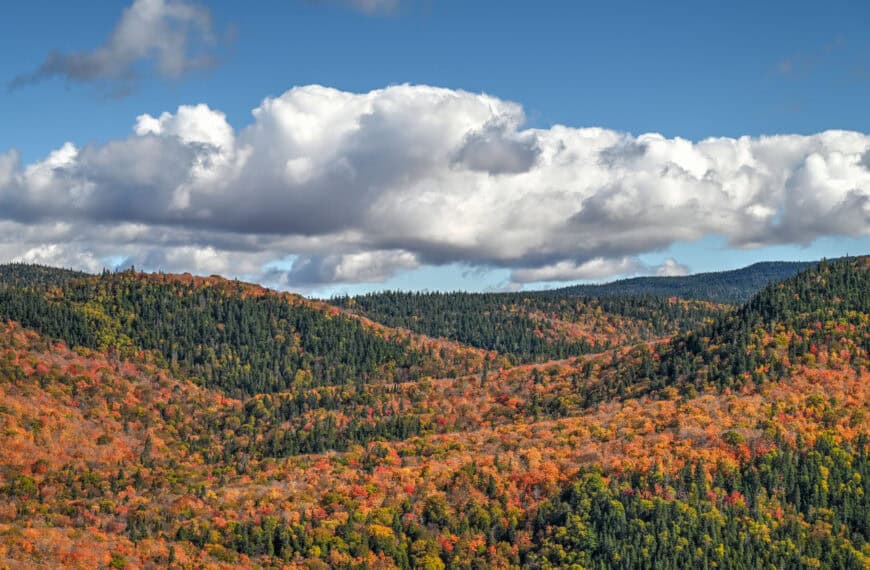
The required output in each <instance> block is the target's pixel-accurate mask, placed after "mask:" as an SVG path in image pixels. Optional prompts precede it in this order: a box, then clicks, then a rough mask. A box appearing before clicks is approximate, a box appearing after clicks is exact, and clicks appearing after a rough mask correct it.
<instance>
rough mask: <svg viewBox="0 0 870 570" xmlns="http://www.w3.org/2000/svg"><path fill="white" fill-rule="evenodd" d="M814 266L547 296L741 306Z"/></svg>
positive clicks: (626, 282)
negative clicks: (646, 298) (656, 299)
mask: <svg viewBox="0 0 870 570" xmlns="http://www.w3.org/2000/svg"><path fill="white" fill-rule="evenodd" d="M814 263H815V262H804V261H768V262H762V263H755V264H753V265H750V266H748V267H743V268H742V269H735V270H733V271H717V272H712V273H698V274H696V275H684V276H675V277H633V278H631V279H620V280H619V281H613V282H612V283H604V284H601V285H572V286H570V287H563V288H560V289H553V290H550V291H547V292H546V294H548V295H552V294H556V295H566V296H582V297H615V296H623V295H654V296H661V297H681V298H683V299H703V300H707V301H712V302H715V303H731V304H741V303H745V302H746V301H748V300H749V299H750V298H751V297H752V296H753V295H754V294H755V293H757V292H759V291H761V290H762V289H763V288H764V287H765V286H766V285H767V284H768V283H774V282H778V281H782V280H783V279H788V278H789V277H791V276H793V275H796V274H797V273H799V272H800V271H802V270H804V269H806V268H807V267H810V266H811V265H813V264H814Z"/></svg>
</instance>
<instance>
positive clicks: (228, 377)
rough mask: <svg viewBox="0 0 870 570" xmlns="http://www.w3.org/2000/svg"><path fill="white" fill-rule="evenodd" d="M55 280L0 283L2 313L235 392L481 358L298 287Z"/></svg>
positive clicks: (126, 277)
mask: <svg viewBox="0 0 870 570" xmlns="http://www.w3.org/2000/svg"><path fill="white" fill-rule="evenodd" d="M37 277H38V276H37ZM53 284H54V285H57V287H51V288H45V289H40V288H32V287H24V288H22V287H13V286H10V287H5V288H0V319H2V320H7V321H16V322H20V323H21V324H23V325H24V326H26V327H30V328H33V329H35V330H37V331H39V332H41V333H43V334H45V335H47V336H49V337H52V338H56V339H60V340H64V341H66V342H67V343H68V344H69V345H70V346H74V347H76V346H82V347H87V348H91V349H96V350H99V351H104V352H106V351H108V352H112V353H114V354H118V355H120V356H122V357H124V356H130V355H134V354H136V353H139V352H141V351H150V352H151V353H152V354H153V355H155V356H156V357H157V358H158V359H159V360H160V362H161V363H163V364H165V365H166V366H168V367H170V368H171V369H173V370H177V371H179V372H181V373H183V374H185V375H188V376H190V377H192V378H194V379H196V380H197V381H199V382H200V383H201V384H203V385H204V386H206V387H209V388H217V389H220V390H223V391H224V392H226V393H228V394H232V395H243V394H247V395H250V394H257V393H265V392H278V391H283V390H288V389H302V388H307V387H311V386H321V385H336V384H349V383H366V382H369V381H374V380H377V381H381V382H388V381H404V380H409V379H412V378H416V377H419V376H422V375H425V374H429V375H433V376H438V375H447V374H448V373H451V371H455V370H464V371H468V370H469V367H470V366H473V364H472V362H471V361H473V360H475V359H477V360H478V361H480V360H481V357H480V356H479V355H477V354H475V353H474V352H473V351H464V352H461V353H460V352H457V353H455V354H451V353H450V351H449V350H438V349H439V348H441V347H439V346H434V347H433V346H432V345H430V346H424V345H421V344H420V343H419V342H417V343H416V344H415V343H414V342H413V340H414V339H412V338H411V337H410V336H408V335H402V334H397V333H395V332H393V331H389V330H386V329H384V328H383V327H376V326H369V325H366V324H365V323H363V322H361V321H359V320H358V319H355V318H351V317H349V316H346V315H342V314H340V312H339V311H338V310H337V309H335V308H334V307H329V306H324V305H322V304H318V303H315V302H310V301H307V300H305V299H303V298H302V297H299V296H297V295H290V294H282V293H277V292H274V291H269V290H267V289H263V288H261V287H257V286H253V285H248V284H243V283H239V282H235V281H228V280H225V279H221V278H207V279H205V278H195V277H192V276H189V275H188V276H172V275H161V274H150V275H148V274H141V273H135V272H133V271H124V272H120V273H114V274H111V273H104V274H103V275H100V276H92V277H90V278H88V279H75V280H68V281H65V282H64V281H62V280H56V281H55V282H54V283H53ZM424 344H425V343H424Z"/></svg>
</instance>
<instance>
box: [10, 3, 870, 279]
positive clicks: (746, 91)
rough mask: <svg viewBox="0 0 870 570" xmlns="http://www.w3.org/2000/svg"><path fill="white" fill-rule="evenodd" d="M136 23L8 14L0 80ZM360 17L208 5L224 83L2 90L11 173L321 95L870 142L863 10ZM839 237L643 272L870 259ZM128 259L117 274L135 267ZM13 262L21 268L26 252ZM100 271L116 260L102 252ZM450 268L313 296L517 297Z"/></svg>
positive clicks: (426, 268) (213, 71) (675, 245)
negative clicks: (158, 124) (315, 89)
mask: <svg viewBox="0 0 870 570" xmlns="http://www.w3.org/2000/svg"><path fill="white" fill-rule="evenodd" d="M128 4H129V3H127V2H108V1H96V2H87V3H57V2H49V1H45V0H34V1H31V2H26V3H23V2H19V3H12V4H10V5H9V6H7V7H5V14H4V18H3V20H2V23H0V78H3V79H4V80H5V81H7V82H9V81H12V80H14V78H16V77H20V76H22V75H23V74H28V73H31V72H33V71H34V70H35V69H37V68H39V66H40V65H41V64H42V63H43V62H44V61H45V60H46V58H47V57H48V55H49V53H51V52H53V51H56V52H59V53H73V52H86V51H89V50H93V49H95V48H97V47H98V46H99V45H101V44H103V43H104V42H105V41H106V38H107V37H108V36H109V34H111V33H112V30H113V29H114V28H115V26H116V25H117V23H118V21H119V18H120V17H121V12H122V10H123V9H124V8H125V7H126V6H127V5H128ZM192 4H196V3H192ZM354 4H355V3H354V2H350V1H348V2H341V1H336V2H314V1H293V0H283V1H269V2H260V3H257V4H256V5H255V6H256V9H253V8H252V5H251V4H250V3H240V2H230V1H222V2H219V1H214V2H202V3H198V4H196V5H197V6H199V7H202V8H203V9H204V10H207V11H208V12H209V13H210V15H211V18H212V20H213V23H212V25H211V31H212V34H213V36H214V39H213V43H210V44H208V45H206V46H204V48H203V49H204V50H206V51H208V53H209V55H210V57H212V58H213V59H214V61H213V64H212V65H209V66H205V67H203V68H200V69H195V70H193V71H191V72H189V73H183V74H180V75H179V76H177V77H169V78H167V77H163V76H162V75H161V74H160V73H159V72H158V71H157V70H155V69H154V65H153V61H152V60H150V59H149V58H147V57H145V58H142V59H141V60H139V61H136V62H135V69H136V70H138V71H139V72H140V77H139V78H138V79H136V80H135V81H132V82H125V84H124V86H123V90H124V91H125V94H124V96H118V95H117V93H116V91H118V89H117V87H118V85H117V84H118V82H117V81H115V80H111V79H110V80H96V81H81V82H77V81H70V80H66V79H63V78H60V77H49V78H47V79H44V80H41V81H37V82H34V83H32V84H27V85H23V86H19V87H16V88H14V89H6V90H3V91H2V92H0V101H2V104H0V124H2V125H3V128H2V129H0V153H2V152H4V151H7V150H9V149H16V150H17V151H18V152H19V153H20V159H19V160H20V164H21V167H20V168H21V169H23V168H25V166H26V165H28V164H31V163H34V162H37V161H40V160H42V159H43V158H44V157H45V156H46V155H47V154H48V153H49V152H51V151H52V150H54V149H58V148H59V147H61V145H63V144H64V143H65V142H67V141H70V142H73V143H74V144H75V145H76V146H77V147H79V148H82V147H85V146H87V145H102V144H105V143H107V142H109V141H112V140H116V139H122V138H124V137H128V136H129V135H130V134H131V129H132V127H133V125H134V123H135V122H136V118H137V117H138V116H140V115H142V114H144V113H147V114H150V115H152V116H154V117H158V116H159V115H160V114H161V113H162V112H164V111H169V112H175V110H176V109H177V108H178V107H179V106H180V105H193V104H197V103H205V104H207V105H208V106H209V107H210V108H211V109H216V110H220V111H222V112H223V113H225V114H226V120H227V122H228V123H229V124H230V125H231V126H232V127H233V128H234V129H236V130H241V129H243V128H245V127H246V126H248V125H251V124H252V123H253V122H254V119H253V118H252V115H251V111H252V109H254V108H255V107H258V106H259V105H260V104H261V101H262V100H263V99H264V98H266V97H279V96H281V94H282V93H284V92H285V91H287V90H288V89H290V88H291V87H294V86H303V85H308V84H320V85H324V86H328V87H332V88H335V89H337V90H340V91H342V92H353V93H366V92H369V91H371V90H376V89H382V88H384V87H387V86H389V85H395V84H404V83H409V84H422V85H432V86H437V87H444V88H448V89H452V90H464V91H469V92H472V93H486V94H489V95H492V96H494V97H497V98H498V99H499V100H503V101H513V102H516V103H519V104H520V105H522V108H523V111H524V117H525V124H524V125H523V126H522V128H523V129H524V128H527V127H534V128H541V129H549V128H550V127H551V126H552V125H567V126H569V127H577V128H579V127H603V128H605V129H608V130H612V131H617V132H626V133H632V134H634V135H640V134H643V133H647V132H657V133H661V134H662V135H664V136H665V137H667V138H672V137H681V138H685V139H689V140H691V141H696V142H697V141H699V140H701V139H704V138H707V137H733V138H738V137H741V136H745V135H746V136H750V137H758V136H760V135H769V134H800V135H813V134H815V133H819V132H822V131H825V130H829V129H843V130H848V131H856V132H858V133H867V132H868V131H870V114H868V113H867V112H866V103H867V101H868V95H870V36H868V35H867V33H866V24H867V22H870V4H868V3H866V2H854V1H853V2H826V3H818V2H802V1H795V2H657V3H653V2H573V1H572V2H557V1H553V2H539V3H529V2H519V1H500V2H488V1H475V2H468V1H439V0H428V1H420V2H410V1H406V2H403V1H397V2H395V6H393V5H391V4H392V3H390V2H387V3H386V4H388V5H387V6H386V7H385V8H384V9H373V10H367V9H363V8H361V7H360V6H358V5H354ZM195 47H197V48H199V47H200V46H195ZM859 184H861V183H859ZM860 190H863V191H867V189H866V188H864V187H860ZM58 221H59V222H63V221H64V220H62V219H60V220H55V222H58ZM824 233H825V232H816V233H815V234H813V235H811V236H810V237H809V238H808V243H809V245H807V243H800V242H806V241H807V240H805V239H804V238H800V239H797V238H794V239H789V240H787V241H790V242H791V243H781V244H773V243H772V242H767V243H765V244H764V246H762V247H755V248H751V249H746V248H745V247H734V239H733V236H727V237H723V236H720V235H717V234H716V233H714V232H709V233H707V234H706V235H705V236H702V237H701V239H693V240H691V241H681V240H676V241H673V242H672V243H670V244H667V245H666V246H664V247H661V246H659V247H657V248H656V249H654V250H652V251H631V252H630V254H631V255H632V256H634V258H635V259H637V260H640V261H641V262H642V263H643V264H644V265H645V266H646V267H648V268H649V267H653V266H656V265H657V264H659V263H661V262H662V261H663V260H665V259H666V258H669V257H672V258H674V259H675V260H676V261H678V262H679V264H681V265H685V266H687V267H688V268H689V269H690V270H691V271H707V270H714V269H725V268H731V267H736V266H740V265H744V264H747V263H750V262H753V261H756V260H761V259H809V258H817V257H820V256H835V255H841V254H845V253H847V252H848V253H867V252H868V250H870V247H868V246H870V239H868V237H867V234H866V231H865V232H863V236H862V235H860V234H861V231H860V228H859V230H858V231H857V232H856V231H852V232H851V234H852V235H831V236H825V235H819V234H824ZM0 239H2V238H0ZM773 241H782V240H773ZM729 243H731V245H729ZM129 246H130V244H127V245H126V246H125V247H127V249H125V250H124V252H120V251H119V253H118V254H116V255H115V256H114V257H119V258H126V257H130V256H129V255H127V254H128V253H129ZM82 247H85V246H84V245H83V246H82ZM378 247H382V246H378ZM31 249H32V248H31ZM122 249H123V248H122ZM635 249H637V248H635ZM7 250H8V251H10V252H12V253H15V250H14V248H12V246H11V245H10V246H8V247H7ZM0 251H2V250H0ZM12 253H10V254H9V255H12ZM283 253H284V255H282V256H280V257H278V258H275V259H272V260H269V261H268V263H269V264H270V266H271V267H278V268H285V267H290V266H291V265H292V262H293V260H294V259H295V258H296V256H298V255H309V253H307V252H302V251H284V252H283ZM318 255H322V252H318ZM415 255H416V253H415ZM19 257H20V255H19ZM98 257H99V259H101V260H105V259H107V258H108V257H110V256H108V255H107V253H106V252H105V251H103V252H102V254H101V255H98ZM436 257H437V256H436ZM484 257H485V256H484ZM34 259H36V258H34ZM71 259H73V260H74V258H71ZM421 259H423V258H422V257H421ZM433 259H434V258H433ZM440 259H441V258H440V257H439V258H438V260H439V261H432V260H430V259H429V258H425V259H424V260H423V261H420V262H418V263H411V264H406V265H405V266H400V269H399V270H397V271H395V272H392V273H390V274H389V275H388V276H386V278H384V276H381V275H379V276H378V277H377V278H376V279H373V280H370V282H366V280H365V279H362V280H351V282H340V280H338V281H336V282H331V283H328V282H324V283H316V284H305V286H308V287H310V288H311V290H312V291H314V292H316V293H320V294H329V293H332V292H336V291H350V292H354V291H362V290H372V289H380V288H384V287H402V288H470V289H485V288H491V287H501V286H506V284H507V285H509V284H510V282H511V277H510V275H511V270H512V269H514V268H515V267H516V266H517V264H519V262H517V263H514V262H511V263H509V264H508V263H506V264H504V265H503V266H501V267H499V266H498V264H497V263H493V262H492V260H491V258H489V257H485V259H484V260H482V261H480V262H478V261H471V262H469V261H468V259H466V258H464V257H457V258H456V259H447V258H445V259H444V260H443V265H442V261H440ZM578 259H579V257H578ZM583 259H585V258H583ZM278 260H283V261H278ZM524 263H525V262H524ZM535 263H538V262H537V261H536V262H535ZM520 265H521V264H520ZM433 266H437V267H433ZM401 267H405V268H404V269H401ZM413 267H416V269H414V268H413ZM194 270H195V268H194ZM632 271H637V268H636V267H635V268H634V269H632ZM250 273H251V272H242V274H243V275H244V274H250ZM610 276H611V275H607V276H606V277H610ZM599 278H602V277H599ZM555 283H557V282H555V281H549V280H546V279H544V280H536V281H534V282H533V283H528V282H527V283H525V284H524V286H526V287H532V286H548V285H551V284H555ZM558 283H559V284H561V283H562V281H558Z"/></svg>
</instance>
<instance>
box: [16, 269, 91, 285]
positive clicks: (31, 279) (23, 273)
mask: <svg viewBox="0 0 870 570" xmlns="http://www.w3.org/2000/svg"><path fill="white" fill-rule="evenodd" d="M87 276H88V274H87V273H83V272H81V271H75V270H73V269H62V268H60V267H49V266H47V265H35V264H30V263H7V264H3V265H0V286H2V285H11V286H14V287H41V286H55V285H63V284H64V283H66V282H68V281H70V280H72V279H80V278H82V277H87Z"/></svg>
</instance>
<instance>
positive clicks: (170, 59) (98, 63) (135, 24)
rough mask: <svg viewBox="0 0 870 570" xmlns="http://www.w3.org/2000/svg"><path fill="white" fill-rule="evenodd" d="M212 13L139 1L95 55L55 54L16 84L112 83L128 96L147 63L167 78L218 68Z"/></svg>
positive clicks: (180, 3) (166, 0)
mask: <svg viewBox="0 0 870 570" xmlns="http://www.w3.org/2000/svg"><path fill="white" fill-rule="evenodd" d="M215 45H216V40H215V36H214V31H213V27H212V20H211V14H210V12H209V10H208V9H207V8H205V7H203V6H201V5H199V4H194V3H192V2H187V1H185V0H134V2H133V4H132V5H130V6H129V7H128V8H126V9H125V10H124V12H123V14H122V15H121V19H120V20H119V21H118V23H117V25H116V26H115V29H114V30H113V31H112V33H111V34H110V35H109V37H108V38H107V39H106V41H105V43H104V44H103V45H101V46H99V47H97V48H95V49H93V50H91V51H80V52H72V53H62V52H52V53H51V54H49V56H48V57H47V58H46V60H45V61H44V62H43V63H42V65H40V66H39V67H38V68H37V69H36V70H34V71H32V72H30V73H27V74H24V75H20V76H18V77H16V78H15V79H13V80H12V82H11V84H10V86H11V87H13V88H14V87H21V86H24V85H28V84H33V83H38V82H40V81H43V80H46V79H50V78H53V77H62V78H64V79H66V80H67V81H70V82H74V83H90V82H108V83H110V84H112V85H113V87H114V88H115V90H116V93H119V94H124V93H125V92H126V91H127V90H129V89H130V87H131V85H132V83H133V82H134V81H135V80H136V79H137V78H138V76H139V75H140V73H141V72H142V67H143V65H145V64H152V65H153V67H154V68H155V69H156V71H157V73H158V74H159V75H160V76H162V77H165V78H170V79H174V78H178V77H180V76H182V75H184V74H185V73H187V72H189V71H191V70H193V69H200V68H203V67H207V66H210V65H212V64H213V63H214V61H215V59H214V55H213V53H212V51H213V48H214V47H215Z"/></svg>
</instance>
